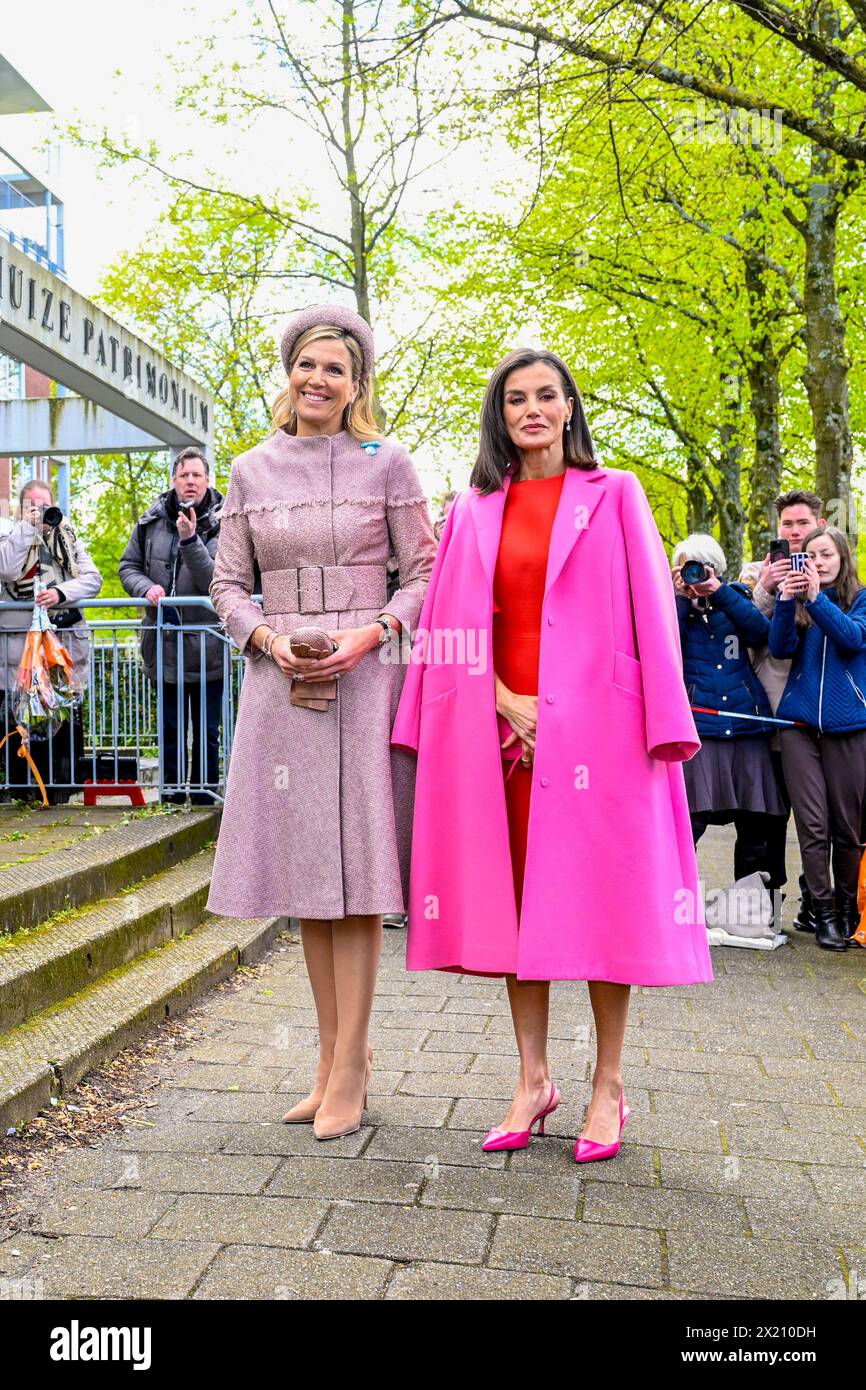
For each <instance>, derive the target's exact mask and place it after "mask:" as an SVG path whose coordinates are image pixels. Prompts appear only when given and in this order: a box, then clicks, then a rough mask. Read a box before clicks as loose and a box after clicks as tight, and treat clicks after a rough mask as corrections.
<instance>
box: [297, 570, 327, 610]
mask: <svg viewBox="0 0 866 1390" xmlns="http://www.w3.org/2000/svg"><path fill="white" fill-rule="evenodd" d="M301 570H318V571H319V592H320V594H321V602H322V603H323V604H324V602H325V575H324V572H323V570H322V566H321V565H298V566H297V567H296V569H295V590H296V593H297V596H298V612H299V613H322V612H324V609H323V608H303V607H302V606H301Z"/></svg>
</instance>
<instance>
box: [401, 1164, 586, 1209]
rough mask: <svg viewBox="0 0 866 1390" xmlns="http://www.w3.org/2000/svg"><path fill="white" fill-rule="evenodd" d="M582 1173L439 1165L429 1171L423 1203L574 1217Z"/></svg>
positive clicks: (422, 1198) (426, 1204) (433, 1205)
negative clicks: (542, 1173) (555, 1174)
mask: <svg viewBox="0 0 866 1390" xmlns="http://www.w3.org/2000/svg"><path fill="white" fill-rule="evenodd" d="M580 1189H581V1181H580V1174H579V1173H578V1172H577V1169H576V1167H575V1171H574V1172H573V1173H568V1172H566V1173H565V1174H562V1175H560V1176H559V1177H558V1178H557V1179H555V1180H552V1179H551V1176H550V1175H546V1176H536V1175H535V1174H529V1173H518V1172H514V1171H511V1170H509V1171H508V1172H502V1171H499V1170H496V1169H486V1170H485V1169H484V1168H450V1167H439V1168H438V1169H437V1170H433V1171H431V1172H430V1173H429V1175H428V1179H427V1183H426V1186H425V1188H424V1192H423V1194H422V1196H421V1203H422V1205H423V1206H430V1207H455V1208H463V1209H464V1210H466V1211H489V1212H492V1213H494V1214H496V1213H498V1212H512V1213H516V1214H518V1215H526V1216H546V1217H563V1218H567V1219H574V1217H575V1216H576V1214H577V1205H578V1202H579V1200H580Z"/></svg>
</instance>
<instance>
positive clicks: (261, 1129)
mask: <svg viewBox="0 0 866 1390" xmlns="http://www.w3.org/2000/svg"><path fill="white" fill-rule="evenodd" d="M372 1132H373V1131H372V1130H371V1129H370V1127H369V1125H362V1126H361V1128H360V1129H357V1130H355V1133H354V1134H344V1135H342V1136H341V1137H340V1138H339V1139H328V1140H321V1139H317V1138H316V1136H315V1134H314V1133H313V1126H312V1125H284V1124H281V1123H280V1122H279V1121H277V1122H274V1121H269V1122H267V1123H260V1124H255V1123H250V1124H238V1125H233V1126H232V1128H231V1131H230V1135H229V1138H227V1139H226V1140H225V1142H224V1143H223V1146H222V1152H223V1153H227V1154H281V1155H283V1156H287V1155H299V1154H300V1155H304V1154H317V1155H321V1154H322V1152H323V1150H324V1151H327V1153H329V1154H333V1155H334V1156H335V1157H341V1158H347V1157H352V1156H354V1155H355V1154H358V1153H360V1152H361V1150H362V1149H363V1148H364V1146H365V1144H367V1143H368V1141H369V1139H370V1135H371V1133H372Z"/></svg>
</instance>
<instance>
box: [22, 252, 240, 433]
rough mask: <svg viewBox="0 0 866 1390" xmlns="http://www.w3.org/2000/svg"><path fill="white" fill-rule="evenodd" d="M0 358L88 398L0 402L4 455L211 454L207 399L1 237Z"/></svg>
mask: <svg viewBox="0 0 866 1390" xmlns="http://www.w3.org/2000/svg"><path fill="white" fill-rule="evenodd" d="M0 352H5V353H8V354H10V356H12V357H16V358H18V359H19V361H22V362H26V363H27V364H29V365H30V366H32V367H35V368H37V370H39V371H40V372H44V374H45V375H46V376H48V377H50V378H51V379H52V380H53V381H57V382H60V383H62V385H64V386H66V387H67V388H68V389H69V390H71V391H75V392H77V394H78V396H80V397H83V398H84V400H83V401H82V400H76V399H75V398H74V397H72V398H70V397H62V398H58V399H56V400H17V401H4V402H0V453H2V454H14V455H24V454H71V453H76V454H77V453H81V454H88V453H99V452H106V451H111V452H120V451H122V450H126V449H165V448H171V449H173V450H175V451H176V450H177V449H180V448H183V447H184V446H185V445H187V444H196V445H199V446H200V447H202V448H203V449H204V451H205V453H209V451H210V446H211V440H212V431H213V398H212V397H211V395H210V393H209V392H207V391H206V390H204V389H203V388H202V387H201V386H200V385H199V383H198V382H197V381H195V380H194V379H193V378H192V377H190V376H188V375H187V374H186V373H185V372H182V371H180V370H179V369H178V368H177V367H174V366H172V364H171V363H170V362H169V361H168V359H167V358H165V357H163V356H162V354H161V353H158V352H156V351H155V350H154V349H153V348H152V347H150V346H149V345H148V344H147V343H145V342H144V341H143V340H142V339H140V338H138V337H136V336H135V334H133V333H131V332H130V331H129V330H128V329H127V328H124V327H123V326H122V325H121V324H120V323H118V322H117V320H116V319H113V318H111V317H110V316H109V315H108V314H106V313H105V312H104V311H103V310H102V309H100V308H98V307H97V306H96V305H95V304H93V303H91V301H90V300H88V299H85V298H84V296H83V295H80V294H78V293H77V291H75V290H73V289H70V287H69V285H68V284H67V283H66V281H65V280H63V279H61V278H60V277H59V276H57V275H54V274H52V272H51V271H50V270H48V269H47V268H46V267H44V266H41V265H39V264H38V263H37V262H36V261H34V260H33V259H32V258H31V257H30V256H27V255H25V254H24V253H23V252H21V251H19V250H17V249H16V248H15V247H14V246H13V245H12V244H11V242H10V241H9V240H8V238H7V237H4V236H2V235H0Z"/></svg>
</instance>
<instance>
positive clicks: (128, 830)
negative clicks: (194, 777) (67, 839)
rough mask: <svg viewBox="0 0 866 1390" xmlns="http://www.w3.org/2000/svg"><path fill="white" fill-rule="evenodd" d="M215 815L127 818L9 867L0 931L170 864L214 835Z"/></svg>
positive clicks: (0, 883)
mask: <svg viewBox="0 0 866 1390" xmlns="http://www.w3.org/2000/svg"><path fill="white" fill-rule="evenodd" d="M219 814H220V813H219V812H218V811H211V810H209V809H208V808H207V807H203V808H202V809H201V810H195V811H171V812H169V811H165V812H160V813H158V814H156V815H147V816H138V817H133V818H132V819H131V820H129V821H128V822H127V823H126V824H125V825H117V826H113V827H112V828H111V829H110V830H103V831H101V832H100V833H99V834H93V835H91V836H89V837H88V838H82V839H80V840H78V841H77V842H76V843H74V844H72V845H70V846H69V848H67V849H63V850H57V851H55V852H54V853H52V854H49V855H46V856H44V857H43V858H41V859H38V860H35V861H34V862H32V863H23V864H14V865H11V866H10V867H9V868H6V869H4V871H3V872H2V874H0V933H2V932H5V933H10V932H18V931H22V930H26V929H28V928H30V927H35V926H38V925H39V923H40V922H44V921H45V920H46V919H47V918H49V917H53V916H55V915H56V914H57V913H58V912H62V911H64V910H66V909H74V908H77V907H83V906H85V905H86V904H87V903H92V902H96V901H98V900H99V899H100V898H110V897H112V896H113V895H114V894H115V893H119V892H120V890H121V889H122V888H126V887H128V885H129V884H130V883H137V882H138V881H139V879H143V878H148V877H150V875H152V874H157V873H159V872H160V871H161V870H163V869H168V868H171V867H172V865H174V864H176V863H178V861H179V860H182V859H186V858H187V857H188V856H189V855H190V854H195V852H196V851H197V850H200V849H202V848H203V847H204V846H205V845H206V844H207V843H208V842H209V841H212V840H215V839H216V836H217V832H218V829H219Z"/></svg>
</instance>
